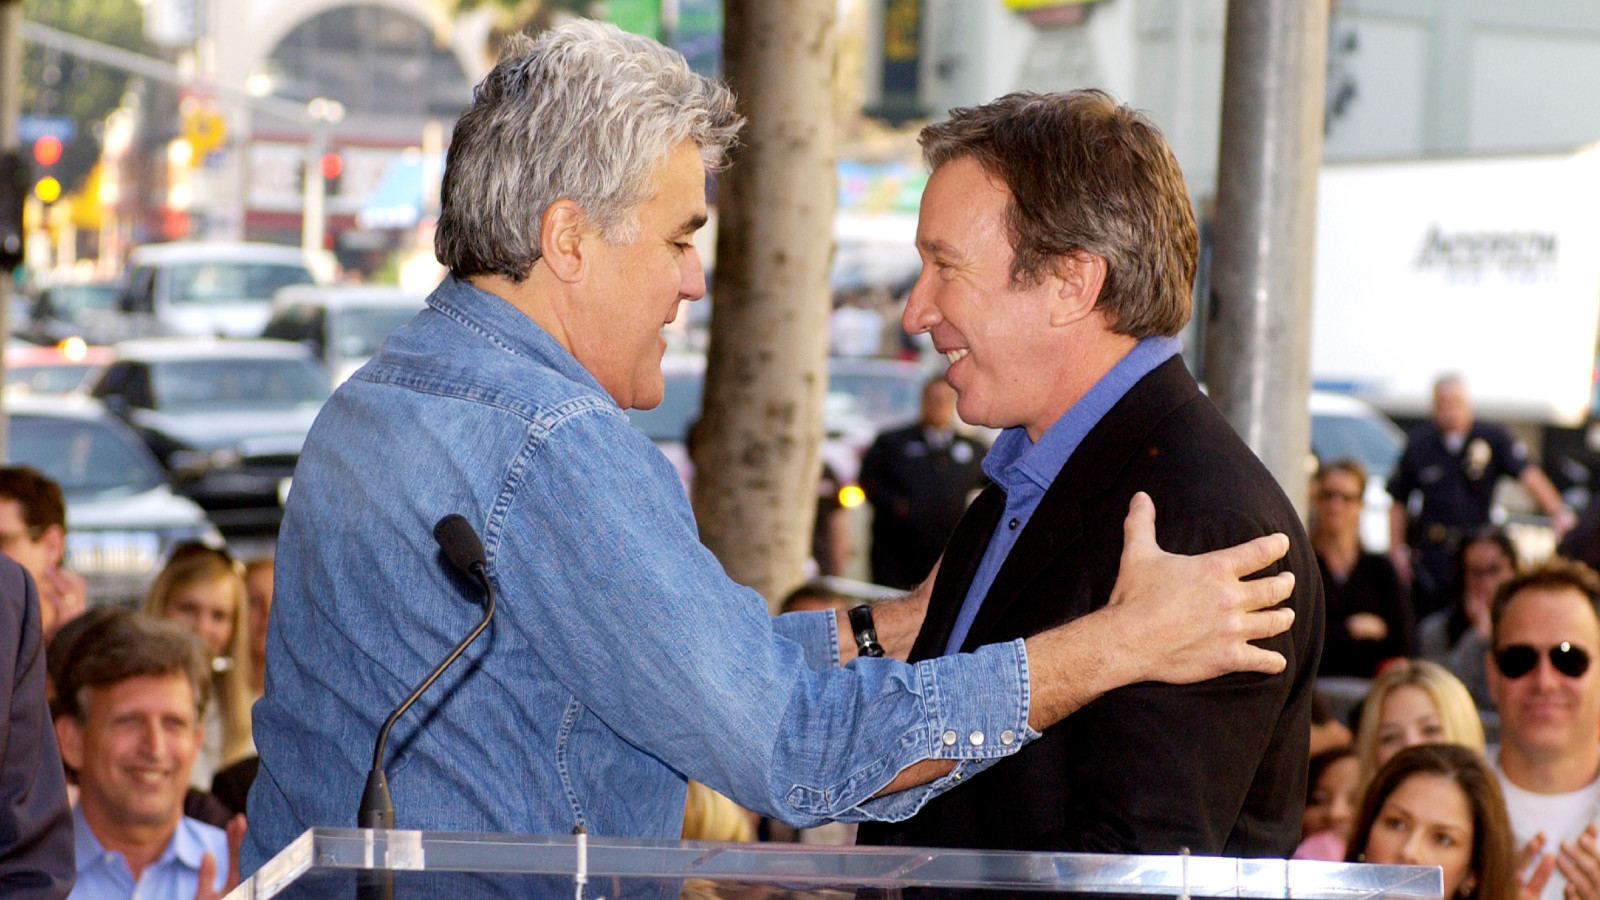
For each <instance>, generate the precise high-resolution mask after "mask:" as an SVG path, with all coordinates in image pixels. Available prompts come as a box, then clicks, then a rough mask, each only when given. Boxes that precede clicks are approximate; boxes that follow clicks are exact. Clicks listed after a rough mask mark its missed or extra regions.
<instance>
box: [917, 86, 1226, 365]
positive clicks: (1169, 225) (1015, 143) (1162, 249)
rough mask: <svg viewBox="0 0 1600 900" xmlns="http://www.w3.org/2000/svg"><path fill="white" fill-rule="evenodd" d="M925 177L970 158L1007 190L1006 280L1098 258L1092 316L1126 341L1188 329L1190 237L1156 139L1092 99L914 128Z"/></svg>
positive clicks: (1037, 101) (1152, 129)
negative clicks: (1100, 270)
mask: <svg viewBox="0 0 1600 900" xmlns="http://www.w3.org/2000/svg"><path fill="white" fill-rule="evenodd" d="M919 140H920V142H921V144H922V155H923V158H924V159H925V160H926V161H927V163H928V165H929V167H930V168H934V169H937V168H938V167H939V166H941V165H944V164H945V163H948V162H953V161H955V160H958V159H964V158H965V159H971V160H972V161H973V162H976V163H977V164H978V165H979V166H982V167H983V169H984V171H986V172H988V173H989V174H990V175H991V176H993V177H995V178H996V179H998V180H1000V181H1001V182H1003V183H1004V184H1005V186H1006V188H1007V190H1009V191H1010V192H1011V200H1010V205H1009V209H1008V213H1007V217H1006V218H1007V221H1006V226H1007V230H1008V232H1009V236H1010V239H1011V249H1012V252H1013V254H1014V258H1013V260H1012V264H1011V279H1012V281H1013V282H1014V283H1016V284H1018V285H1033V284H1037V283H1038V282H1039V281H1040V279H1041V278H1043V277H1044V275H1045V274H1046V272H1047V271H1049V270H1050V269H1051V267H1052V266H1054V265H1055V264H1056V261H1057V260H1058V259H1060V258H1061V257H1064V256H1070V255H1072V254H1075V253H1085V252H1086V253H1092V254H1094V255H1096V256H1099V257H1102V258H1104V259H1105V261H1106V279H1105V284H1104V286H1103V287H1102V288H1101V290H1100V298H1099V300H1098V301H1097V302H1096V304H1095V307H1096V309H1099V310H1101V311H1102V312H1104V313H1105V314H1106V315H1107V318H1108V319H1109V321H1110V324H1111V330H1113V331H1115V332H1117V333H1118V334H1124V335H1128V336H1130V337H1135V338H1144V337H1149V336H1151V335H1174V334H1177V333H1178V332H1179V331H1180V330H1182V329H1183V326H1184V324H1185V323H1187V322H1188V321H1189V311H1190V304H1191V297H1190V294H1191V292H1192V291H1193V289H1194V273H1195V265H1196V260H1197V259H1198V258H1199V254H1200V236H1199V231H1198V230H1197V229H1196V228H1195V222H1194V210H1193V208H1192V207H1191V206H1190V204H1189V192H1188V189H1187V188H1186V187H1185V186H1184V183H1183V170H1182V169H1180V168H1179V166H1178V160H1177V158H1176V157H1174V156H1173V155H1172V150H1171V148H1170V147H1168V146H1167V142H1166V139H1165V138H1164V137H1162V135H1161V130H1160V129H1159V128H1157V127H1156V126H1155V124H1154V123H1152V122H1151V121H1150V120H1149V119H1148V118H1146V117H1145V116H1144V115H1143V114H1142V113H1139V112H1138V111H1136V110H1134V109H1132V108H1130V107H1127V106H1124V105H1122V104H1119V103H1117V102H1116V101H1115V100H1113V99H1112V98H1111V97H1110V95H1108V94H1106V93H1104V92H1102V91H1095V90H1078V91H1068V92H1065V93H1056V94H1035V93H1028V92H1021V93H1015V94H1007V95H1006V96H1004V97H1001V98H1000V99H998V100H995V101H993V102H991V103H986V104H984V105H983V106H975V107H967V108H963V109H956V110H953V111H951V113H950V118H949V119H948V120H946V121H944V122H939V123H937V124H934V125H929V126H928V127H926V128H924V129H922V134H921V136H920V138H919Z"/></svg>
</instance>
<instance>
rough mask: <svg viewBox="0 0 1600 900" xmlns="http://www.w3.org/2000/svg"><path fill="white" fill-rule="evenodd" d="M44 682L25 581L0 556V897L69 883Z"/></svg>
mask: <svg viewBox="0 0 1600 900" xmlns="http://www.w3.org/2000/svg"><path fill="white" fill-rule="evenodd" d="M44 679H45V668H44V639H43V635H42V634H41V631H40V621H39V597H38V594H37V593H36V592H35V590H34V586H33V579H32V578H30V577H29V576H28V573H27V572H26V571H24V570H23V568H22V567H21V566H19V565H17V564H16V563H15V562H12V561H11V560H10V559H9V558H7V557H4V556H0V699H3V700H4V701H5V709H4V714H5V718H4V719H0V897H8V898H11V897H18V898H21V897H26V898H39V900H44V898H60V897H65V896H66V895H67V892H68V891H69V890H71V889H72V882H73V880H74V879H75V878H76V877H77V867H76V866H75V865H74V864H73V851H72V840H73V839H72V814H71V811H70V810H69V809H68V808H67V781H66V772H65V770H64V769H63V768H62V767H61V753H60V751H58V750H57V749H56V732H55V729H54V728H53V727H52V726H51V724H50V710H49V708H48V707H47V706H46V705H45V697H44Z"/></svg>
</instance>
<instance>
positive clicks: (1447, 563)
mask: <svg viewBox="0 0 1600 900" xmlns="http://www.w3.org/2000/svg"><path fill="white" fill-rule="evenodd" d="M1502 475H1509V476H1511V477H1513V478H1516V479H1517V480H1519V481H1521V482H1522V484H1523V486H1524V487H1526V488H1527V489H1528V493H1529V494H1532V495H1533V499H1534V500H1535V501H1536V502H1537V503H1538V504H1539V506H1540V507H1541V508H1543V509H1544V511H1545V513H1546V514H1547V515H1549V516H1550V522H1551V525H1552V527H1554V528H1555V531H1556V535H1557V536H1558V537H1559V536H1560V535H1561V534H1562V533H1564V532H1565V531H1566V530H1567V529H1569V528H1571V527H1572V525H1573V521H1574V520H1573V515H1572V511H1571V510H1570V509H1568V508H1567V507H1566V505H1565V504H1563V503H1562V502H1561V496H1560V495H1559V494H1558V493H1556V489H1555V486H1554V485H1552V484H1551V483H1550V479H1549V478H1547V477H1545V474H1544V472H1542V471H1541V470H1540V469H1539V467H1538V466H1535V465H1531V464H1529V462H1528V450H1527V448H1526V447H1524V446H1523V445H1522V443H1521V442H1520V441H1517V440H1514V439H1513V438H1512V437H1511V435H1510V434H1508V433H1506V431H1505V429H1503V428H1500V427H1499V426H1496V425H1490V424H1487V423H1484V422H1474V421H1473V418H1472V401H1471V399H1470V398H1469V397H1468V396H1467V387H1466V384H1465V383H1464V382H1463V381H1462V379H1461V376H1459V375H1444V376H1441V377H1440V378H1439V379H1438V380H1437V381H1435V382H1434V385H1433V423H1432V424H1430V425H1424V426H1422V427H1420V428H1418V429H1416V430H1415V431H1413V432H1412V433H1411V436H1410V439H1409V440H1408V441H1407V442H1406V449H1405V452H1404V453H1402V454H1401V456H1400V463H1399V465H1397V466H1396V467H1395V471H1394V474H1393V475H1392V476H1391V477H1390V478H1389V496H1390V497H1392V498H1394V502H1393V504H1392V505H1391V506H1390V507H1389V548H1390V549H1389V553H1390V557H1391V559H1392V561H1393V562H1394V565H1395V569H1396V570H1397V571H1398V572H1399V573H1400V576H1401V577H1402V578H1404V579H1406V580H1408V581H1410V582H1411V583H1412V602H1413V603H1414V605H1415V606H1416V614H1417V617H1418V619H1421V618H1422V617H1424V616H1426V615H1428V614H1429V613H1432V612H1434V611H1436V610H1439V609H1443V608H1445V607H1446V606H1448V605H1449V603H1450V601H1451V598H1453V597H1454V596H1455V595H1456V594H1457V593H1458V592H1459V590H1460V585H1458V584H1456V583H1455V581H1456V576H1455V571H1456V553H1457V551H1458V550H1459V548H1460V545H1461V540H1462V538H1463V537H1464V536H1465V535H1468V534H1471V533H1472V532H1473V531H1475V530H1477V529H1478V528H1480V527H1482V526H1483V525H1486V524H1488V522H1489V505H1490V502H1491V501H1492V500H1493V498H1494V489H1495V485H1496V484H1497V483H1498V482H1499V480H1500V477H1501V476H1502ZM1413 502H1416V503H1417V504H1418V506H1417V507H1416V511H1415V519H1413V517H1412V516H1413V512H1412V506H1411V504H1412V503H1413Z"/></svg>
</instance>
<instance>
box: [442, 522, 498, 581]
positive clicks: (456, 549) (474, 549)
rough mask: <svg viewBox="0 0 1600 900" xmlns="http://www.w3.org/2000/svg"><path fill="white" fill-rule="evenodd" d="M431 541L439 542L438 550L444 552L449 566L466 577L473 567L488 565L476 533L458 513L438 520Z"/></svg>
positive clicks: (469, 523) (470, 524)
mask: <svg viewBox="0 0 1600 900" xmlns="http://www.w3.org/2000/svg"><path fill="white" fill-rule="evenodd" d="M433 539H434V540H436V541H438V542H439V549H440V550H443V551H444V555H445V558H446V559H448V560H450V564H451V565H453V566H455V567H456V568H458V569H460V570H461V571H462V572H463V573H465V574H467V575H471V574H472V569H473V567H474V566H487V565H488V559H487V558H486V557H485V556H484V553H483V542H482V541H480V540H478V532H477V531H475V530H474V529H473V527H472V523H471V522H468V521H467V520H466V518H465V517H463V516H462V515H461V514H460V513H451V514H450V515H448V516H445V517H444V518H442V519H440V520H439V524H437V525H435V526H433Z"/></svg>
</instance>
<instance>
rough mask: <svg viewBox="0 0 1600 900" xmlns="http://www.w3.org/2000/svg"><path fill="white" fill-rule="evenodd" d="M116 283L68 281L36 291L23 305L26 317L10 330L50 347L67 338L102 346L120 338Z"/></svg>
mask: <svg viewBox="0 0 1600 900" xmlns="http://www.w3.org/2000/svg"><path fill="white" fill-rule="evenodd" d="M122 293H123V286H122V283H121V282H119V281H76V282H73V281H69V282H60V283H57V284H47V285H45V286H44V287H42V288H40V289H39V291H38V293H37V294H35V295H34V297H33V300H32V301H31V302H30V303H29V304H28V306H27V312H26V318H24V319H23V320H21V321H19V322H16V323H14V324H13V326H12V330H13V331H15V332H16V333H17V334H19V335H21V336H22V337H25V338H27V339H28V340H31V341H34V342H36V343H40V344H53V343H56V342H58V341H63V340H66V339H68V338H73V337H76V338H80V339H82V340H83V341H85V342H87V343H91V344H94V343H105V342H107V341H110V340H115V339H116V338H117V337H118V336H119V335H120V329H121V325H120V323H119V319H120V317H121V310H120V307H119V306H118V303H119V301H120V300H121V298H122Z"/></svg>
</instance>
